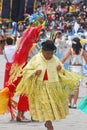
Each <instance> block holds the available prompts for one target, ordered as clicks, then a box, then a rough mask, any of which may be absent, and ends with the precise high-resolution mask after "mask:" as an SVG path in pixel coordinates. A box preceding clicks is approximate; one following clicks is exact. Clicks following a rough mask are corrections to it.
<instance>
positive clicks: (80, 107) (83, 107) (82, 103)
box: [77, 96, 87, 114]
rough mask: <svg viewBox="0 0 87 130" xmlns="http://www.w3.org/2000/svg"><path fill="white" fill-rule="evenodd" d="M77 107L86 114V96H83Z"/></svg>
mask: <svg viewBox="0 0 87 130" xmlns="http://www.w3.org/2000/svg"><path fill="white" fill-rule="evenodd" d="M77 107H78V109H80V110H81V111H82V112H84V113H85V114H87V96H85V97H84V98H83V99H82V100H81V101H80V103H79V104H78V106H77Z"/></svg>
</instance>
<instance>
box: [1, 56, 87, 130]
mask: <svg viewBox="0 0 87 130" xmlns="http://www.w3.org/2000/svg"><path fill="white" fill-rule="evenodd" d="M4 67H5V60H4V58H3V55H0V89H1V88H2V87H3V77H4ZM86 81H87V79H86V78H85V79H83V82H82V83H81V86H80V93H79V99H78V103H79V101H80V100H81V98H82V97H84V96H85V95H86V94H87V86H86V85H85V82H86ZM0 100H1V99H0ZM25 115H26V117H27V118H29V119H30V116H29V112H27V113H26V114H25ZM53 125H54V130H87V115H86V114H84V113H83V112H81V111H80V110H78V109H70V110H69V115H68V116H67V118H66V119H63V120H60V121H57V122H53ZM0 130H46V128H45V127H44V122H41V123H39V122H28V123H18V122H16V121H13V122H11V121H10V115H9V114H7V113H6V114H4V115H0Z"/></svg>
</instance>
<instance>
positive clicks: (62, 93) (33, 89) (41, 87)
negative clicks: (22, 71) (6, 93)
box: [16, 70, 81, 121]
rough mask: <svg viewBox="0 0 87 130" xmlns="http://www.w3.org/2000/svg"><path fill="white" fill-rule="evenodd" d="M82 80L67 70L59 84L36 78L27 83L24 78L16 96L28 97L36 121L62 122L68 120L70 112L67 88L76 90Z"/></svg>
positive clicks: (61, 75)
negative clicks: (22, 94)
mask: <svg viewBox="0 0 87 130" xmlns="http://www.w3.org/2000/svg"><path fill="white" fill-rule="evenodd" d="M65 75H66V76H65ZM70 76H71V78H70ZM67 78H68V79H67ZM80 79H81V76H79V75H78V74H75V73H71V72H67V71H65V70H64V71H63V72H61V73H60V74H59V81H58V82H49V81H48V80H47V81H39V80H38V78H37V77H35V76H32V77H31V78H28V79H26V81H25V79H24V78H23V79H22V80H21V82H20V83H19V85H18V87H17V89H16V95H20V94H21V93H24V94H26V95H27V96H28V99H29V107H30V115H31V116H32V118H33V119H34V120H38V121H47V120H60V119H64V118H66V115H67V114H68V112H69V109H68V96H69V92H68V89H67V86H70V88H71V90H74V89H76V85H77V83H78V81H79V80H80Z"/></svg>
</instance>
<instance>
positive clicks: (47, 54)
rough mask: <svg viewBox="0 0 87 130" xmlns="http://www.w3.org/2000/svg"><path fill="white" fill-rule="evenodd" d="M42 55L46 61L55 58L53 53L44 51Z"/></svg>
mask: <svg viewBox="0 0 87 130" xmlns="http://www.w3.org/2000/svg"><path fill="white" fill-rule="evenodd" d="M42 54H43V56H44V58H45V59H46V60H50V59H51V58H52V56H53V51H45V50H42Z"/></svg>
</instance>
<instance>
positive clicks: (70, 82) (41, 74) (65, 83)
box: [0, 1, 87, 130]
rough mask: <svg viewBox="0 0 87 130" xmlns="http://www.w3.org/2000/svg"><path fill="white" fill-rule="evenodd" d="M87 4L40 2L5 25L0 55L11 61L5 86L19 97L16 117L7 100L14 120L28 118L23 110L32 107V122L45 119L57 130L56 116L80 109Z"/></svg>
mask: <svg viewBox="0 0 87 130" xmlns="http://www.w3.org/2000/svg"><path fill="white" fill-rule="evenodd" d="M86 4H87V3H86ZM86 4H85V3H84V2H82V1H80V2H79V3H76V2H75V1H73V2H70V1H66V2H64V1H61V2H60V3H58V4H55V3H51V2H50V3H45V2H42V3H39V5H38V7H37V10H36V13H35V14H32V15H29V14H25V19H24V21H20V22H19V23H16V22H13V23H12V29H11V30H10V29H9V23H8V24H6V22H5V23H3V24H2V27H1V35H0V54H3V55H4V57H5V59H6V61H7V62H6V69H5V78H4V84H3V88H8V89H9V91H10V93H11V94H10V95H11V96H12V97H13V96H14V94H15V95H16V96H17V95H18V96H20V99H19V101H18V103H17V106H16V107H17V111H18V114H17V115H16V117H15V115H14V112H13V111H12V109H11V103H10V100H11V98H10V100H9V103H8V105H9V104H10V105H9V106H10V113H11V120H14V119H15V118H16V120H17V121H28V120H27V119H26V118H25V116H24V112H26V111H30V115H31V120H32V121H45V126H46V127H47V130H53V129H54V128H53V125H52V121H53V120H60V119H63V118H65V117H66V115H67V114H68V109H69V108H74V109H76V108H77V100H78V97H79V86H80V81H81V79H82V76H83V75H85V74H87V6H86ZM34 29H36V30H37V31H36V30H35V32H34ZM34 42H35V43H34ZM17 65H18V66H17ZM15 66H16V74H15V71H14V69H15ZM13 67H14V68H13ZM17 67H18V68H17ZM19 67H20V68H21V69H19ZM14 75H15V77H13V76H14ZM5 90H6V89H5ZM3 92H4V91H3ZM3 92H2V91H0V96H1V95H2V93H3ZM72 95H74V102H72V97H73V96H72Z"/></svg>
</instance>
